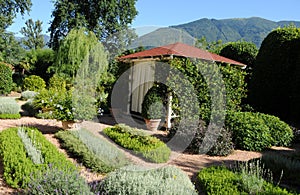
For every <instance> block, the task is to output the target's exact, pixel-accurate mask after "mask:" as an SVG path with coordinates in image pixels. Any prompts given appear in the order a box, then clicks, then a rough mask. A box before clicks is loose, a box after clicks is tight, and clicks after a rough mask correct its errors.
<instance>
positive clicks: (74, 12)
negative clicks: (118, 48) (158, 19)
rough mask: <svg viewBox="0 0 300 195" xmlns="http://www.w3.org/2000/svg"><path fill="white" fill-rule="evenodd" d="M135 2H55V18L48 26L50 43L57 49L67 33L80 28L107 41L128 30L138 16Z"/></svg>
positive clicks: (92, 0)
mask: <svg viewBox="0 0 300 195" xmlns="http://www.w3.org/2000/svg"><path fill="white" fill-rule="evenodd" d="M135 3H136V0H125V1H116V0H109V1H97V0H89V1H75V0H72V1H64V0H56V1H54V10H53V12H52V16H53V20H52V21H51V22H50V24H51V25H50V28H49V32H50V46H51V47H52V48H58V46H59V41H60V40H61V39H63V38H64V37H65V36H66V34H68V33H69V32H70V31H71V30H72V29H78V28H81V27H85V28H87V29H88V30H89V31H92V32H94V33H95V34H96V37H97V39H98V40H105V39H106V38H107V37H109V36H112V35H115V34H116V33H117V32H119V31H122V30H124V29H127V28H128V25H130V24H131V22H132V21H133V19H134V18H135V16H136V15H137V10H136V9H135ZM125 37H126V36H125ZM119 38H120V37H119ZM129 40H130V38H129ZM124 41H125V42H126V41H128V39H124ZM111 43H113V42H111Z"/></svg>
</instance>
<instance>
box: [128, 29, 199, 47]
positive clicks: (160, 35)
mask: <svg viewBox="0 0 300 195" xmlns="http://www.w3.org/2000/svg"><path fill="white" fill-rule="evenodd" d="M175 42H182V43H185V44H188V45H194V43H195V38H194V37H192V36H191V35H190V34H188V33H187V32H185V31H184V30H181V29H175V28H159V29H157V30H155V31H153V32H151V33H148V34H146V35H143V36H141V37H139V38H138V39H137V40H135V41H134V42H133V43H132V45H131V48H137V47H139V46H144V47H146V48H152V47H159V46H162V45H167V44H171V43H175Z"/></svg>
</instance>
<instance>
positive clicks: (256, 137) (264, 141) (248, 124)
mask: <svg viewBox="0 0 300 195" xmlns="http://www.w3.org/2000/svg"><path fill="white" fill-rule="evenodd" d="M226 126H227V127H228V128H229V129H230V130H231V131H232V136H233V142H234V144H235V146H236V148H238V149H243V150H251V151H262V150H264V149H266V148H268V147H270V146H273V145H282V146H286V145H289V144H290V142H291V141H292V138H293V133H292V130H291V128H290V127H289V126H288V125H287V124H286V123H284V122H283V121H280V120H279V118H277V117H274V116H270V115H265V114H261V113H251V112H233V113H229V114H228V115H227V118H226Z"/></svg>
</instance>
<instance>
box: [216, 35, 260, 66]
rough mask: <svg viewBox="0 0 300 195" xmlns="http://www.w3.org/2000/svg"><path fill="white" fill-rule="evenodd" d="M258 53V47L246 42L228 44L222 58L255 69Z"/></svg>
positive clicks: (223, 48) (222, 50)
mask: <svg viewBox="0 0 300 195" xmlns="http://www.w3.org/2000/svg"><path fill="white" fill-rule="evenodd" d="M257 53H258V48H257V47H256V45H255V44H254V43H250V42H246V41H238V42H230V43H227V44H225V45H224V46H223V47H222V49H221V51H220V55H221V56H224V57H226V58H229V59H233V60H236V61H238V62H241V63H243V64H246V65H247V67H249V68H250V67H251V68H252V67H253V65H254V63H255V59H256V56H257Z"/></svg>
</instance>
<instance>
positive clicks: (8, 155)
mask: <svg viewBox="0 0 300 195" xmlns="http://www.w3.org/2000/svg"><path fill="white" fill-rule="evenodd" d="M24 130H25V132H26V133H27V135H28V137H29V138H30V139H31V140H34V142H32V143H33V146H34V147H36V148H39V150H40V151H41V154H42V156H43V159H44V164H34V163H33V162H32V160H31V159H30V158H29V157H28V155H27V152H26V149H25V147H24V144H23V142H22V140H21V138H20V137H19V136H18V133H17V132H18V128H9V129H6V130H4V131H2V132H1V133H0V154H1V157H2V160H3V165H4V174H3V176H4V179H5V181H6V183H7V184H9V185H10V186H12V187H15V188H18V187H21V188H26V186H27V184H28V182H29V180H30V175H31V174H33V175H34V174H35V173H36V172H37V171H39V170H41V169H42V168H43V167H46V166H47V165H48V164H52V165H53V166H55V167H57V168H58V169H63V168H70V169H73V170H76V167H75V165H73V164H72V163H71V162H70V161H68V160H67V159H66V157H65V156H64V154H62V153H60V152H59V151H58V149H57V148H56V146H54V145H53V144H51V143H50V142H49V141H47V140H46V138H45V137H44V136H43V135H42V133H41V132H39V131H38V130H37V129H35V128H24Z"/></svg>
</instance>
